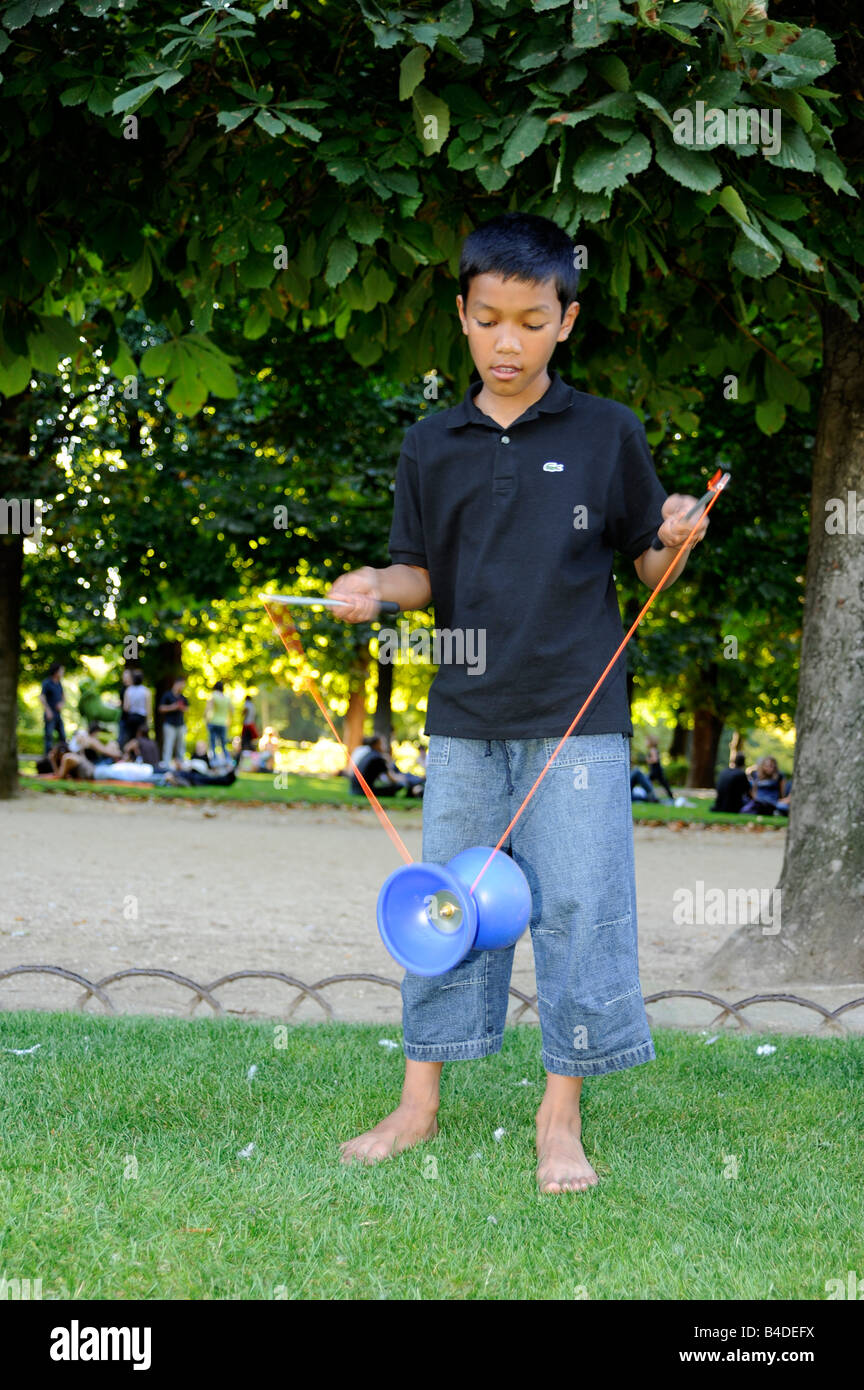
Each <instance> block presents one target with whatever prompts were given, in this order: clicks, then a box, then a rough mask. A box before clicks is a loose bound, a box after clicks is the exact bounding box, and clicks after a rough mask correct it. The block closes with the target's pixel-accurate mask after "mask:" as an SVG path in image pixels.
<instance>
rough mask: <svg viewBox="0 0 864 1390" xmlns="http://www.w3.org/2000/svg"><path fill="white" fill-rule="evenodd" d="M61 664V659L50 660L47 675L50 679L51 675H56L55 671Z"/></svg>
mask: <svg viewBox="0 0 864 1390" xmlns="http://www.w3.org/2000/svg"><path fill="white" fill-rule="evenodd" d="M62 665H63V662H62V661H52V662H51V665H50V666H49V667H48V676H49V679H50V677H51V676H56V674H57V672H58V671H59V670H60V668H61V667H62Z"/></svg>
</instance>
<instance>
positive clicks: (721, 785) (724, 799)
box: [711, 753, 750, 815]
mask: <svg viewBox="0 0 864 1390" xmlns="http://www.w3.org/2000/svg"><path fill="white" fill-rule="evenodd" d="M746 765H747V759H746V758H745V756H744V754H743V753H736V754H735V766H734V767H727V768H725V769H724V770H723V772H721V773H720V776H719V777H718V778H717V798H716V800H715V802H714V805H713V806H712V807H711V811H712V813H714V812H717V811H726V812H727V813H732V814H735V815H737V813H738V812H739V811H740V810H741V807H742V806H743V805H744V802H745V801H746V800H747V798H748V797H749V795H750V779H749V777H748V776H747V773H746V772H745V771H744V768H745V767H746Z"/></svg>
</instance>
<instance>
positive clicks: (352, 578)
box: [327, 565, 381, 623]
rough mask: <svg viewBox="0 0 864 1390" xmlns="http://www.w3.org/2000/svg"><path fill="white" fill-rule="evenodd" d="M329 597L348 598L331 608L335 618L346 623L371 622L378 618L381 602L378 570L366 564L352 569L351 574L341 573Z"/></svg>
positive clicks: (328, 594) (331, 588) (328, 592)
mask: <svg viewBox="0 0 864 1390" xmlns="http://www.w3.org/2000/svg"><path fill="white" fill-rule="evenodd" d="M327 597H328V598H341V599H347V600H348V602H347V603H344V604H340V605H339V607H338V608H334V609H332V610H331V611H332V613H333V616H334V618H341V619H342V621H343V622H346V623H368V622H371V621H372V619H373V618H377V616H378V605H379V604H380V602H381V589H380V586H379V583H378V571H377V570H374V569H372V567H371V566H370V565H364V566H363V568H362V569H359V570H351V572H350V574H340V576H339V578H338V579H337V580H336V581H335V583H334V584H331V586H330V588H329V589H328V590H327Z"/></svg>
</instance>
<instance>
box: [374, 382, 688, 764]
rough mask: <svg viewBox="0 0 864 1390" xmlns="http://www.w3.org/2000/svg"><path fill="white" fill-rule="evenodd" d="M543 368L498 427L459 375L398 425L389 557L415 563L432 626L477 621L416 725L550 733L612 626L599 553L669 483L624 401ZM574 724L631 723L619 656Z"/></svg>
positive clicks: (613, 599) (481, 734)
mask: <svg viewBox="0 0 864 1390" xmlns="http://www.w3.org/2000/svg"><path fill="white" fill-rule="evenodd" d="M549 376H550V385H549V386H548V388H547V390H546V392H545V394H544V395H543V396H542V397H541V398H540V400H539V401H535V403H534V405H532V406H529V408H528V409H527V410H526V411H525V412H524V413H523V414H522V415H520V416H519V419H518V420H515V421H514V422H513V424H512V425H508V426H507V428H506V429H505V428H502V426H501V425H499V424H497V423H496V422H495V421H494V420H493V419H492V418H491V417H490V416H488V415H485V414H484V413H483V412H482V411H481V410H480V409H479V408H478V407H477V405H476V404H475V402H474V396H475V395H476V393H477V392H478V391H479V390H480V386H481V383H480V382H473V383H472V384H471V386H469V388H468V390H467V391H466V393H465V396H464V398H463V400H462V401H461V403H460V404H459V405H457V406H454V407H453V408H452V409H450V410H442V411H438V412H437V413H435V414H433V415H430V416H428V417H427V418H426V419H425V420H420V421H418V422H417V423H416V424H414V425H412V426H410V428H409V429H408V430H407V431H406V433H405V438H404V441H403V444H402V452H401V454H400V458H399V468H398V472H397V475H396V496H395V501H394V511H393V524H392V527H391V531H390V556H391V559H392V561H393V563H394V564H406V565H420V566H422V567H423V568H424V569H427V570H428V571H429V577H430V582H431V587H432V601H433V604H434V608H435V624H436V629H437V630H439V631H440V630H442V629H447V630H451V631H452V630H454V629H463V630H468V629H474V630H475V635H474V637H473V639H471V641H473V646H472V645H471V641H469V638H468V636H467V635H466V638H465V641H466V649H465V650H466V655H467V656H468V658H469V659H466V660H464V661H463V662H462V663H461V664H457V663H456V662H455V661H454V662H447V661H444V660H442V663H441V665H440V666H439V668H438V671H437V674H436V676H435V678H434V680H433V682H432V686H431V689H430V692H429V707H428V714H427V718H426V728H425V733H427V734H450V735H452V736H453V737H456V738H495V739H501V738H545V737H549V736H552V735H557V736H558V737H560V736H561V735H562V734H563V733H564V730H565V729H566V728H567V727H568V725H569V724H570V722H571V720H572V719H573V717H574V715H575V714H576V712H577V710H578V709H579V708H580V706H581V705H582V702H583V700H584V699H585V697H586V696H587V694H588V692H589V691H590V690H591V688H592V687H593V685H594V684H595V682H596V680H597V679H598V677H599V676H600V674H601V672H602V671H603V670H604V668H605V666H606V664H607V662H608V661H609V659H610V657H611V656H612V654H613V653H614V651H615V649H616V647H617V646H618V644H619V643H620V641H621V639H622V637H623V635H624V634H623V629H622V626H621V617H620V613H619V610H618V598H617V594H616V592H615V584H614V581H613V578H612V561H613V555H614V552H615V551H616V550H617V551H620V552H621V553H622V554H623V555H625V556H626V557H627V559H628V560H630V561H632V560H634V559H635V558H636V557H637V556H638V555H641V554H642V552H643V551H645V550H647V549H648V547H649V546H650V544H651V541H652V540H653V539H654V537H655V535H656V534H657V528H658V527H659V525H660V523H661V522H662V520H663V517H662V512H661V507H662V505H663V502H664V501H665V500H666V496H667V494H666V491H665V489H664V488H663V486H662V485H661V483H660V480H659V479H658V477H657V473H656V471H655V468H654V463H653V460H652V458H651V452H650V449H649V448H648V441H647V440H646V438H645V431H644V428H643V426H642V424H641V422H640V421H639V419H638V417H637V416H636V415H635V414H634V413H633V411H632V410H630V409H628V407H627V406H625V405H620V404H619V403H618V402H617V401H610V400H604V399H603V398H602V397H599V396H590V395H587V394H586V393H585V392H582V391H577V390H575V389H574V388H573V387H572V386H568V385H567V384H566V383H565V382H564V381H562V380H561V378H560V377H559V376H558V373H557V372H556V371H555V370H554V369H550V370H549ZM480 629H482V630H483V631H484V633H485V639H481V637H480V636H479V632H478V630H480ZM482 640H485V653H484V660H485V670H482V673H481V666H482V664H483V663H482V662H481V661H480V660H479V653H480V652H481V650H482V646H481V642H482ZM451 643H453V639H450V638H446V639H445V638H443V637H442V648H441V649H442V650H443V652H445V653H447V652H450V653H451V654H452V653H455V654H456V655H457V656H458V655H459V652H458V647H457V646H456V645H455V643H454V644H453V645H452V646H451ZM472 663H473V667H474V673H473V674H472ZM574 732H575V733H577V734H580V733H582V734H589V733H590V734H601V733H625V734H628V735H629V734H632V732H633V726H632V724H631V722H630V715H629V710H628V705H627V690H626V655H625V653H622V654H621V657H620V658H619V660H618V661H617V662H616V663H615V667H614V668H613V670H612V671H611V672H610V673H609V675H608V676H607V678H606V681H605V682H604V684H603V686H602V688H601V690H600V692H599V693H598V694H597V695H596V696H595V698H594V701H593V702H592V704H591V706H590V707H589V709H588V710H587V712H586V713H585V715H584V716H583V718H582V720H581V721H580V723H579V724H578V725H577V727H576V729H575V730H574Z"/></svg>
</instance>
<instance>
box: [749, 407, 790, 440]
mask: <svg viewBox="0 0 864 1390" xmlns="http://www.w3.org/2000/svg"><path fill="white" fill-rule="evenodd" d="M785 423H786V407H785V405H783V403H782V401H776V400H770V401H760V402H759V404H758V405H757V406H756V424H757V425H758V426H759V428H760V430H761V431H762V433H763V434H776V433H777V431H778V430H780V429H782V428H783V426H784V424H785Z"/></svg>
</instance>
